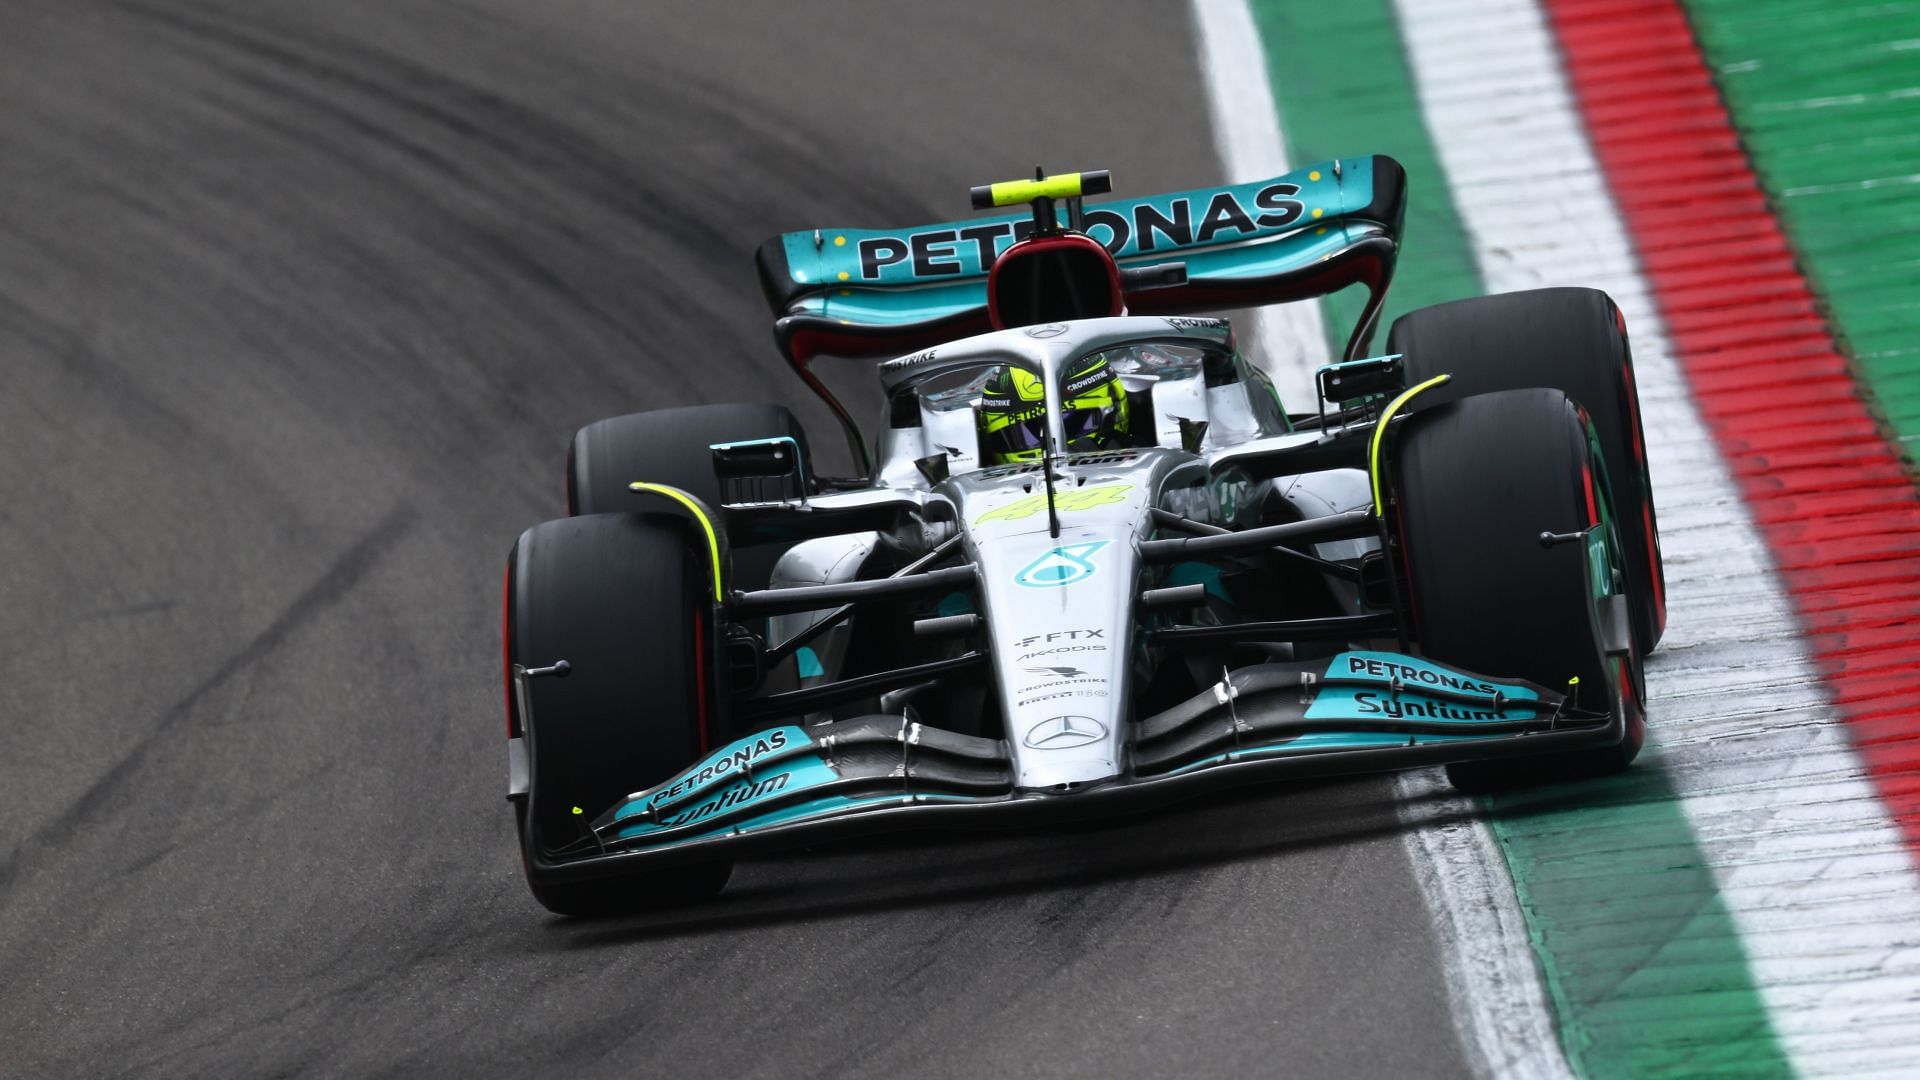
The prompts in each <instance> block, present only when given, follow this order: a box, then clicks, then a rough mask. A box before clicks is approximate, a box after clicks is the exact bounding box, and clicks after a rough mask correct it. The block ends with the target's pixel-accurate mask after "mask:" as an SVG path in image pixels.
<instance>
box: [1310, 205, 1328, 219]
mask: <svg viewBox="0 0 1920 1080" xmlns="http://www.w3.org/2000/svg"><path fill="white" fill-rule="evenodd" d="M1324 213H1326V211H1325V210H1322V209H1320V208H1319V207H1317V206H1316V207H1314V208H1313V216H1314V217H1319V216H1320V215H1321V214H1324Z"/></svg>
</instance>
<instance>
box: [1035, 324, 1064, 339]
mask: <svg viewBox="0 0 1920 1080" xmlns="http://www.w3.org/2000/svg"><path fill="white" fill-rule="evenodd" d="M1066 332H1067V324H1066V323H1057V322H1056V323H1048V324H1046V325H1045V326H1030V327H1028V328H1027V336H1028V337H1031V338H1050V337H1059V336H1060V335H1061V334H1064V333H1066Z"/></svg>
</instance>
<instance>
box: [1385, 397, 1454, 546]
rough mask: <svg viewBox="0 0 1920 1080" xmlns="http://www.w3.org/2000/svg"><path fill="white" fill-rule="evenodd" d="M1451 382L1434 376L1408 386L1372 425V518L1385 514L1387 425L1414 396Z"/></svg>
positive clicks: (1389, 403) (1388, 404)
mask: <svg viewBox="0 0 1920 1080" xmlns="http://www.w3.org/2000/svg"><path fill="white" fill-rule="evenodd" d="M1452 381H1453V376H1451V375H1435V376H1434V377H1433V378H1431V379H1428V380H1427V381H1426V382H1423V383H1421V384H1420V385H1419V386H1410V387H1408V388H1406V389H1405V390H1402V391H1400V396H1399V397H1397V398H1394V399H1393V400H1392V401H1391V402H1388V403H1387V407H1386V410H1385V411H1384V412H1382V413H1381V414H1380V422H1379V423H1377V424H1375V425H1373V443H1372V445H1370V446H1368V447H1367V479H1368V480H1369V481H1371V482H1372V484H1373V516H1374V517H1380V516H1381V515H1383V514H1385V513H1386V512H1387V497H1386V494H1385V492H1384V491H1383V489H1382V488H1381V486H1380V446H1381V444H1382V443H1384V442H1386V441H1387V423H1388V422H1389V421H1391V420H1392V419H1393V414H1394V413H1397V412H1399V411H1400V406H1402V405H1405V404H1406V403H1407V402H1409V401H1412V400H1413V397H1414V395H1415V394H1419V393H1423V392H1425V391H1427V390H1431V389H1433V388H1434V387H1436V386H1440V385H1442V384H1443V383H1449V382H1452Z"/></svg>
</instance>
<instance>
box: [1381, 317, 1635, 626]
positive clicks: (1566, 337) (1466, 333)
mask: <svg viewBox="0 0 1920 1080" xmlns="http://www.w3.org/2000/svg"><path fill="white" fill-rule="evenodd" d="M1387 349H1388V351H1389V352H1397V353H1401V354H1403V355H1404V356H1405V360H1404V363H1405V364H1406V370H1407V380H1408V384H1409V385H1413V384H1416V383H1419V382H1422V381H1425V380H1426V379H1429V378H1431V377H1433V376H1435V375H1438V374H1441V373H1443V372H1444V373H1447V374H1450V375H1452V376H1453V379H1452V381H1451V382H1450V383H1448V384H1447V385H1446V386H1444V387H1440V388H1437V389H1435V390H1433V391H1430V392H1429V393H1430V394H1431V395H1432V397H1431V398H1426V399H1424V400H1426V401H1428V402H1429V403H1438V402H1444V401H1453V400H1460V399H1463V398H1466V397H1470V396H1472V395H1475V394H1484V393H1489V392H1493V391H1498V390H1515V389H1523V388H1526V387H1534V386H1545V387H1551V388H1553V389H1556V390H1560V391H1561V392H1563V393H1565V394H1566V395H1567V396H1568V397H1570V398H1572V399H1573V400H1574V401H1576V402H1578V403H1580V405H1581V406H1583V407H1584V408H1585V409H1586V410H1587V414H1588V415H1589V416H1590V417H1591V418H1592V421H1593V425H1594V430H1595V431H1596V432H1597V433H1598V435H1599V439H1600V447H1601V451H1602V456H1603V458H1604V461H1605V464H1606V468H1605V476H1606V483H1607V486H1608V489H1609V491H1610V493H1611V496H1612V499H1611V501H1612V505H1613V508H1614V511H1615V515H1616V518H1617V520H1618V523H1619V528H1620V539H1621V546H1622V549H1623V556H1624V561H1625V563H1626V569H1627V575H1628V586H1629V587H1628V594H1629V598H1630V603H1631V604H1632V615H1633V633H1634V642H1635V644H1636V645H1637V646H1638V648H1639V651H1640V652H1641V653H1642V654H1645V653H1648V652H1651V651H1652V650H1653V648H1654V646H1655V645H1656V644H1658V643H1659V640H1660V636H1661V634H1662V632H1663V631H1664V628H1665V622H1666V606H1665V589H1666V584H1665V569H1664V566H1663V563H1662V560H1661V556H1660V530H1659V523H1658V521H1657V518H1656V515H1655V511H1654V505H1653V497H1652V487H1651V480H1650V477H1649V475H1648V471H1647V454H1646V438H1645V434H1644V432H1643V430H1642V425H1641V422H1640V404H1639V395H1638V391H1637V389H1636V387H1635V382H1634V375H1633V355H1632V350H1631V347H1630V345H1629V343H1628V340H1627V337H1626V331H1625V326H1624V321H1623V320H1622V318H1621V316H1620V312H1619V309H1618V308H1617V307H1616V306H1615V305H1614V303H1613V301H1612V299H1611V298H1609V297H1608V296H1607V294H1606V293H1604V292H1601V291H1599V290H1598V289H1582V288H1556V289H1534V290H1529V291H1525V292H1514V293H1502V294H1499V295H1496V296H1482V297H1475V298H1472V299H1468V300H1457V301H1454V302H1452V303H1448V304H1438V305H1435V306H1433V307H1429V308H1422V309H1420V310H1418V311H1413V312H1409V313H1408V314H1406V315H1403V316H1401V317H1400V318H1399V319H1397V320H1395V322H1394V324H1393V329H1392V330H1391V331H1390V332H1389V333H1388V335H1387Z"/></svg>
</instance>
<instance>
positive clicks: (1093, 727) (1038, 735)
mask: <svg viewBox="0 0 1920 1080" xmlns="http://www.w3.org/2000/svg"><path fill="white" fill-rule="evenodd" d="M1106 737H1107V725H1105V724H1103V723H1101V722H1100V721H1098V720H1095V719H1094V718H1093V717H1091V716H1056V717H1054V718H1053V719H1051V720H1042V721H1040V722H1039V723H1037V724H1035V725H1033V727H1032V728H1030V729H1028V731H1027V737H1026V739H1025V740H1024V741H1025V742H1026V744H1027V745H1028V746H1030V747H1032V748H1034V749H1035V750H1070V749H1072V748H1074V747H1076V746H1085V745H1087V744H1088V743H1093V742H1099V741H1100V740H1101V739H1104V738H1106Z"/></svg>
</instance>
